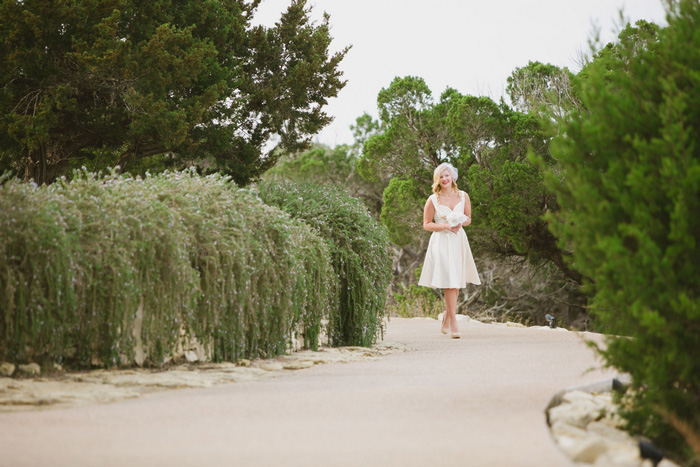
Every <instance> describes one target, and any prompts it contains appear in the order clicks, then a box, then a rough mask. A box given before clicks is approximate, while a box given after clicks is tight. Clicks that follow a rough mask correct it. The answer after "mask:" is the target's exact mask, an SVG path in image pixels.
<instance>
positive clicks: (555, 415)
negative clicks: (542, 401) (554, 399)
mask: <svg viewBox="0 0 700 467" xmlns="http://www.w3.org/2000/svg"><path fill="white" fill-rule="evenodd" d="M596 409H597V407H596V406H595V405H594V404H593V403H592V402H591V403H586V404H580V403H578V404H561V405H558V406H556V407H552V408H551V409H549V422H550V424H552V425H553V424H554V423H556V422H563V423H566V424H567V425H572V426H577V427H579V428H586V425H588V423H589V422H591V421H593V420H594V419H595V418H596V417H597V415H598V414H597V412H596Z"/></svg>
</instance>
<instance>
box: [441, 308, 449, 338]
mask: <svg viewBox="0 0 700 467" xmlns="http://www.w3.org/2000/svg"><path fill="white" fill-rule="evenodd" d="M446 315H447V312H445V313H443V314H442V324H441V326H440V331H441V332H442V333H443V334H447V331H448V330H447V329H445V316H446Z"/></svg>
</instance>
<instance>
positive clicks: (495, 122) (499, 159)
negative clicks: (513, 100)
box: [358, 77, 581, 282]
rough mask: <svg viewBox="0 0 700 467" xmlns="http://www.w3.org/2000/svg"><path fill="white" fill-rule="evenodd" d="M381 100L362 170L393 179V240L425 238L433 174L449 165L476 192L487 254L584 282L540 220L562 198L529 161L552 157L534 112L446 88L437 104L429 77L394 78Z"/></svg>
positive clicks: (389, 221)
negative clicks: (545, 264) (545, 265)
mask: <svg viewBox="0 0 700 467" xmlns="http://www.w3.org/2000/svg"><path fill="white" fill-rule="evenodd" d="M378 105H379V115H380V124H379V125H378V127H379V129H380V130H379V132H378V133H376V134H374V135H373V136H371V137H369V138H368V139H367V140H366V142H365V144H364V147H363V153H362V156H361V158H360V161H359V162H358V170H359V172H360V175H362V176H363V177H366V178H371V177H375V178H379V177H384V178H390V179H391V181H390V183H389V185H388V187H387V188H386V189H385V191H384V204H383V207H382V222H383V223H384V224H385V225H386V226H387V228H388V230H389V233H390V237H391V240H392V242H394V243H396V244H397V245H400V246H404V245H416V244H417V243H418V242H419V241H420V239H421V238H424V236H421V235H420V232H421V231H422V230H421V229H422V207H423V204H424V203H425V199H426V197H427V196H428V195H429V194H430V185H431V184H432V172H433V170H434V169H435V167H437V166H438V165H439V164H440V163H441V162H450V163H452V164H453V165H454V166H455V167H457V169H458V170H459V173H460V178H459V180H458V185H459V186H460V187H461V188H463V189H466V190H467V191H468V192H469V193H470V196H471V201H472V209H473V213H474V219H476V220H477V221H476V222H475V223H474V224H473V225H472V227H470V229H471V232H472V233H473V234H474V236H475V237H476V239H477V240H478V241H477V242H475V244H479V246H481V247H483V248H484V250H485V251H487V252H489V253H495V254H498V255H504V256H521V257H526V258H528V259H530V260H532V261H533V262H535V263H538V262H542V261H551V262H552V263H553V264H555V265H556V266H557V267H558V268H559V269H560V270H561V271H562V272H564V273H565V274H566V275H567V276H568V277H569V278H571V279H573V280H574V281H576V282H579V281H580V279H581V277H580V274H578V272H576V271H575V270H573V269H571V268H570V267H569V266H568V263H567V261H566V253H565V252H563V251H562V250H561V249H559V247H558V245H557V239H556V238H555V237H554V235H553V234H552V233H551V232H550V231H549V228H548V226H547V221H546V220H544V219H543V215H544V214H545V213H546V212H547V211H548V210H554V209H557V203H556V199H555V197H554V195H553V194H552V193H551V191H549V190H547V189H546V187H545V186H544V183H543V179H542V173H541V170H540V169H539V168H538V167H537V166H535V165H533V164H532V163H531V162H530V161H529V160H528V151H533V152H534V153H535V154H537V155H538V156H539V157H540V159H541V160H542V161H544V162H546V163H551V162H552V158H551V156H550V155H549V146H548V143H549V140H548V137H547V136H546V135H545V133H544V132H543V131H542V129H541V128H540V126H539V120H538V118H537V117H535V116H530V115H526V114H522V113H519V112H517V111H515V110H513V109H511V108H509V107H508V106H507V105H506V104H505V103H501V104H497V103H495V102H494V101H493V100H491V99H490V98H488V97H475V96H464V95H462V94H460V93H459V92H457V91H455V90H454V89H449V88H448V89H447V90H446V91H445V92H443V93H442V95H441V97H440V100H439V101H438V102H437V103H434V102H433V100H432V99H431V93H430V90H429V89H428V87H427V86H426V85H425V82H424V81H423V80H422V79H420V78H415V77H406V78H396V79H394V81H393V82H392V83H391V85H390V86H389V88H387V89H382V91H381V92H380V93H379V97H378Z"/></svg>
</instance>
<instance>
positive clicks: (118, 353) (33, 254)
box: [0, 171, 388, 367]
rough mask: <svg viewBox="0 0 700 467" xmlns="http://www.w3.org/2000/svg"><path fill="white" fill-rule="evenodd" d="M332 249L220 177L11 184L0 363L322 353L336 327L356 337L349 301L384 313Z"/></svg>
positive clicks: (0, 248)
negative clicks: (192, 351)
mask: <svg viewBox="0 0 700 467" xmlns="http://www.w3.org/2000/svg"><path fill="white" fill-rule="evenodd" d="M334 200H336V201H337V202H341V200H340V199H339V198H337V197H336V198H334ZM342 202H346V203H351V201H348V200H342ZM329 209H334V207H333V206H329ZM335 211H336V212H341V210H340V209H335ZM349 212H350V211H349ZM299 217H300V216H299ZM368 218H369V216H368ZM355 221H356V219H347V220H346V221H345V222H346V223H347V224H350V223H353V222H355ZM369 221H371V218H369ZM370 227H371V228H376V227H374V226H372V225H371V224H370V223H365V224H362V225H360V226H358V227H357V228H358V229H360V230H358V231H356V232H355V233H356V236H358V237H360V238H362V237H366V236H371V235H372V233H371V232H368V233H367V235H365V233H364V232H362V230H361V229H362V228H370ZM381 240H382V238H381V237H379V240H378V241H381ZM334 247H335V246H334V245H329V243H328V242H327V241H326V240H325V239H324V238H323V237H322V236H321V235H319V233H318V230H317V229H316V228H313V227H311V226H309V225H308V224H307V223H305V222H303V221H302V220H300V219H295V218H294V216H290V215H289V214H288V213H286V212H284V211H282V210H280V209H277V208H274V207H270V206H266V205H264V204H263V203H262V202H261V201H260V199H259V198H257V197H256V196H254V195H253V194H251V193H250V192H249V191H247V190H244V189H239V188H238V187H236V186H235V185H234V184H232V183H231V182H230V181H229V179H227V178H226V177H222V176H218V175H212V176H208V177H200V176H198V175H197V174H196V173H195V172H194V171H188V172H183V173H164V174H161V175H158V176H147V177H145V178H143V179H142V178H131V177H129V176H118V175H116V174H114V173H112V174H108V175H104V176H98V175H95V174H90V173H86V172H78V173H76V174H74V177H73V179H72V180H66V179H61V180H59V181H58V182H57V183H55V184H53V185H50V186H36V185H34V184H22V183H19V182H17V181H15V180H11V179H7V178H6V179H4V180H0V264H2V265H3V266H2V267H1V268H0V310H1V311H0V313H1V314H2V315H1V319H0V337H1V339H0V360H1V361H7V362H13V363H15V364H18V363H28V362H36V363H39V364H41V366H43V367H50V366H51V365H52V364H53V363H56V364H59V365H64V366H67V367H89V366H94V365H98V366H115V365H117V366H129V365H133V364H137V365H145V366H161V365H162V364H163V363H164V362H166V361H168V360H169V359H170V357H171V355H172V353H173V352H174V351H175V350H176V349H177V348H178V347H182V346H188V348H196V349H197V351H198V352H199V353H200V354H201V355H202V356H203V357H205V358H207V359H211V360H213V361H230V362H235V361H238V360H240V359H242V358H258V357H271V356H274V355H278V354H280V353H283V352H285V351H286V350H287V349H288V348H290V347H293V346H297V347H309V348H316V347H317V345H318V341H319V337H320V335H321V333H322V331H323V322H324V320H328V322H330V323H334V324H333V325H332V327H331V329H333V333H334V335H335V334H338V335H341V334H342V333H343V332H342V331H340V330H339V329H342V326H346V327H347V326H348V324H347V323H349V321H348V320H347V319H346V318H344V317H339V316H337V315H338V314H339V313H340V310H339V309H338V308H337V307H334V306H333V303H334V301H335V300H336V299H337V297H338V296H345V295H350V296H352V297H353V298H354V299H355V297H358V296H364V295H365V294H367V293H371V294H373V295H372V296H373V297H374V298H373V300H374V302H376V306H374V307H371V308H369V309H367V311H366V313H374V314H375V315H378V312H377V310H378V309H382V308H383V297H384V293H383V291H381V292H380V291H379V290H378V288H377V287H381V286H382V283H381V282H380V281H377V282H376V285H377V287H375V288H373V289H371V290H370V291H369V292H368V291H366V290H360V289H353V290H351V291H347V290H345V291H341V290H340V289H341V288H342V287H348V286H349V283H347V282H345V278H341V277H339V276H338V274H337V273H336V272H335V270H334V265H335V264H336V263H337V260H335V259H334V258H335V257H336V256H337V253H335V255H336V256H334V253H333V248H334ZM383 247H384V249H386V248H385V245H381V244H377V245H376V246H375V247H374V248H375V249H376V250H380V249H382V248H383ZM369 253H370V251H367V254H369ZM353 261H356V262H362V261H363V259H361V258H359V259H358V258H354V259H353ZM362 264H363V265H364V267H365V268H367V269H369V268H371V267H374V266H376V264H377V263H374V264H370V262H367V261H365V262H364V263H362ZM384 266H385V267H388V266H387V265H384ZM370 274H371V273H370ZM379 274H380V275H381V274H382V273H379ZM351 284H352V285H353V286H357V282H352V283H351ZM379 319H380V318H379V317H378V316H374V317H372V318H369V317H366V318H361V319H360V320H363V322H365V323H368V325H367V329H366V330H365V331H364V333H363V334H362V335H363V337H364V338H365V340H364V341H362V342H358V343H361V344H364V345H369V344H371V343H373V342H374V341H375V340H376V335H377V332H378V330H377V326H378V324H377V323H379ZM338 323H339V324H340V327H338ZM333 326H336V327H333ZM372 326H374V327H372ZM346 334H347V333H346ZM332 341H333V343H337V342H339V341H340V340H339V339H335V338H334V339H333V340H332Z"/></svg>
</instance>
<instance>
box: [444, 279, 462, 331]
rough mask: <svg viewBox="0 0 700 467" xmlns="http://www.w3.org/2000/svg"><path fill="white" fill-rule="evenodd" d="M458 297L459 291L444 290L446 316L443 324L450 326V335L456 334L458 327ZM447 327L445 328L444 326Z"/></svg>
mask: <svg viewBox="0 0 700 467" xmlns="http://www.w3.org/2000/svg"><path fill="white" fill-rule="evenodd" d="M458 295H459V289H445V306H446V308H447V316H446V317H445V324H446V325H449V326H450V329H452V333H458V332H459V327H458V326H457V296H458ZM445 327H447V326H445Z"/></svg>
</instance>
